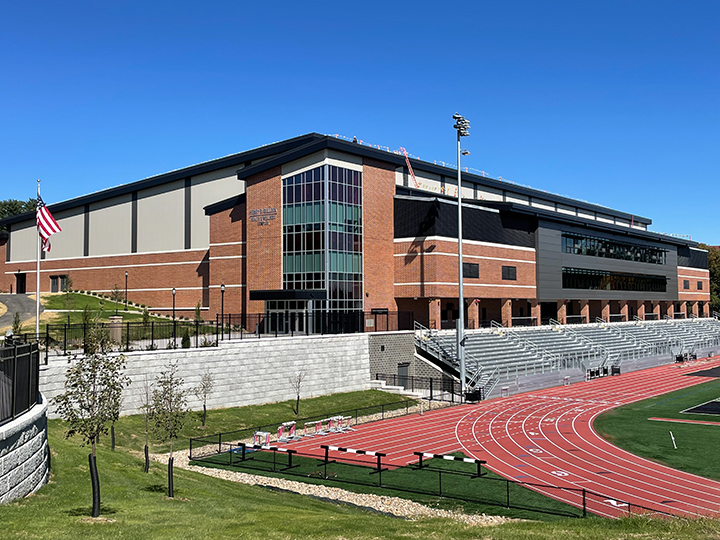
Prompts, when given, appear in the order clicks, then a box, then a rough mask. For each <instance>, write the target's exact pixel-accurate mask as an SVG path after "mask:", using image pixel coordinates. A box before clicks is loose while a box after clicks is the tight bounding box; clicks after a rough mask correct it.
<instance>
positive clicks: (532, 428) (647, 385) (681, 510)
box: [292, 359, 720, 517]
mask: <svg viewBox="0 0 720 540" xmlns="http://www.w3.org/2000/svg"><path fill="white" fill-rule="evenodd" d="M717 364H718V359H715V360H714V361H712V362H710V363H703V364H702V366H700V365H696V366H695V367H692V368H691V367H689V366H685V367H683V368H679V367H676V366H675V365H672V366H662V367H658V368H653V369H649V370H645V371H636V372H633V373H627V374H623V375H621V376H619V377H608V378H603V379H596V380H593V381H590V382H582V383H577V384H573V385H570V386H561V387H555V388H549V389H546V390H541V391H536V392H529V393H526V394H519V395H516V396H512V397H509V398H500V399H494V400H490V401H485V402H481V403H478V404H473V405H463V406H458V407H452V408H449V409H442V410H437V411H432V412H427V413H425V414H424V415H422V416H421V415H419V414H418V415H413V416H406V417H401V418H394V419H390V420H385V421H381V422H375V423H372V424H366V425H362V426H359V427H358V428H357V431H355V432H349V433H342V434H331V435H328V436H326V437H315V438H312V439H304V440H302V441H300V442H297V443H293V444H292V448H294V449H296V450H298V451H300V452H303V453H312V454H317V455H321V454H322V453H323V452H324V451H323V450H321V449H320V445H321V444H330V445H336V446H340V447H348V448H355V449H358V450H374V451H377V452H384V453H386V454H387V458H384V459H383V464H388V465H406V464H408V463H414V462H416V461H417V457H416V456H414V455H413V452H415V451H418V452H430V453H435V454H446V453H449V452H457V451H463V452H464V453H465V454H467V455H468V456H471V457H475V458H479V459H484V460H487V464H488V465H487V466H488V468H489V469H491V470H493V471H494V472H496V473H498V474H500V475H502V476H505V477H506V478H510V479H513V480H517V481H519V482H525V483H538V484H548V485H551V486H558V487H565V488H575V490H558V489H546V488H533V489H535V490H536V491H540V492H542V493H545V494H546V495H548V496H550V497H553V498H555V499H559V500H562V501H565V502H567V503H569V504H572V505H574V506H578V507H582V492H581V491H579V490H582V489H585V490H587V492H588V493H587V499H586V500H587V508H588V510H589V511H591V512H593V513H595V514H599V515H603V516H607V517H617V516H620V515H623V514H626V513H627V512H628V506H627V504H626V503H630V504H631V505H637V506H641V507H645V508H650V509H653V510H657V511H660V512H665V513H672V514H681V515H718V514H719V513H720V482H715V481H713V480H708V479H706V478H702V477H699V476H695V475H692V474H688V473H684V472H681V471H678V470H675V469H671V468H669V467H665V466H663V465H659V464H657V463H654V462H652V461H648V460H646V459H643V458H640V457H637V456H635V455H633V454H630V453H628V452H625V451H624V450H621V449H619V448H617V447H615V446H613V445H611V444H610V443H608V442H607V441H606V440H604V439H602V438H601V437H600V436H599V435H597V434H596V433H595V431H594V430H593V428H592V422H593V420H594V419H595V417H596V416H598V415H599V414H601V413H603V412H604V411H607V410H609V409H612V408H614V407H617V406H619V405H624V404H626V403H632V402H634V401H639V400H643V399H647V398H650V397H654V396H657V395H661V394H665V393H668V392H672V391H674V390H678V389H682V388H686V387H689V386H693V385H696V384H699V383H702V382H707V381H708V380H709V379H708V378H707V377H693V376H687V374H688V373H691V372H692V371H698V370H700V369H707V368H709V367H712V366H714V365H717ZM330 455H331V457H332V458H334V459H339V460H342V458H343V457H345V458H347V457H352V458H353V459H363V458H364V457H363V456H356V455H352V456H348V455H347V454H341V453H338V452H331V454H330ZM367 461H368V463H371V462H372V463H374V462H375V458H367ZM593 493H594V494H599V495H601V496H596V495H594V494H593Z"/></svg>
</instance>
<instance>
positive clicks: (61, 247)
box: [45, 206, 85, 259]
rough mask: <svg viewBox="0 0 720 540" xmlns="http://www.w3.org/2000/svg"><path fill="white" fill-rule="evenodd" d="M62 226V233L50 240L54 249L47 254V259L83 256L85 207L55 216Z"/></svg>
mask: <svg viewBox="0 0 720 540" xmlns="http://www.w3.org/2000/svg"><path fill="white" fill-rule="evenodd" d="M53 217H54V218H55V220H56V221H57V222H58V225H60V228H61V229H62V231H61V232H59V233H57V234H54V235H53V236H52V238H50V244H51V246H52V249H51V250H50V251H49V252H48V253H46V254H45V258H46V259H67V258H73V257H82V256H83V247H84V245H83V242H84V240H85V212H84V211H83V207H82V206H80V207H78V208H72V209H70V210H65V211H64V212H58V213H56V214H53Z"/></svg>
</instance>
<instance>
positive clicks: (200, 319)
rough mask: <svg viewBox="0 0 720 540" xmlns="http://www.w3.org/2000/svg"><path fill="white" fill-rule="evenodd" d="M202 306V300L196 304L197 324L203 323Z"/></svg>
mask: <svg viewBox="0 0 720 540" xmlns="http://www.w3.org/2000/svg"><path fill="white" fill-rule="evenodd" d="M201 308H202V306H201V304H200V300H198V301H197V304H195V322H196V323H201V322H202V310H201Z"/></svg>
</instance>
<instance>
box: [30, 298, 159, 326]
mask: <svg viewBox="0 0 720 540" xmlns="http://www.w3.org/2000/svg"><path fill="white" fill-rule="evenodd" d="M41 302H42V304H43V306H44V307H45V309H46V310H62V312H60V313H56V312H53V313H48V314H47V315H50V316H52V318H49V320H47V322H46V324H47V323H50V324H64V323H66V322H69V323H70V324H82V322H83V313H82V312H83V310H84V309H86V308H87V310H88V311H89V313H90V319H91V320H94V318H95V317H96V316H99V320H100V321H101V322H109V321H110V317H112V316H114V315H116V314H117V315H119V316H122V318H123V321H130V322H138V321H142V309H143V308H140V307H137V306H133V305H132V304H130V305H129V306H128V311H125V303H124V302H113V301H112V300H110V299H108V298H100V297H97V296H92V295H89V294H80V293H57V294H43V295H41ZM150 320H155V321H162V322H167V321H168V319H167V318H161V317H150ZM41 321H42V319H41ZM42 322H44V321H42Z"/></svg>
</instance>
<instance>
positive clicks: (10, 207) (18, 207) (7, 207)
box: [0, 199, 37, 230]
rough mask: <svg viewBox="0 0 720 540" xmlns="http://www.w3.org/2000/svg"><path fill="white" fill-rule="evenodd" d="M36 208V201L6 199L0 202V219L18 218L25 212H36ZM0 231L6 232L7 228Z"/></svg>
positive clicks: (0, 228)
mask: <svg viewBox="0 0 720 540" xmlns="http://www.w3.org/2000/svg"><path fill="white" fill-rule="evenodd" d="M36 208H37V200H36V199H28V200H27V201H18V200H17V199H5V200H4V201H0V219H4V218H7V217H12V216H17V215H19V214H24V213H25V212H34V211H35V209H36ZM0 230H5V227H0Z"/></svg>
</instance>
